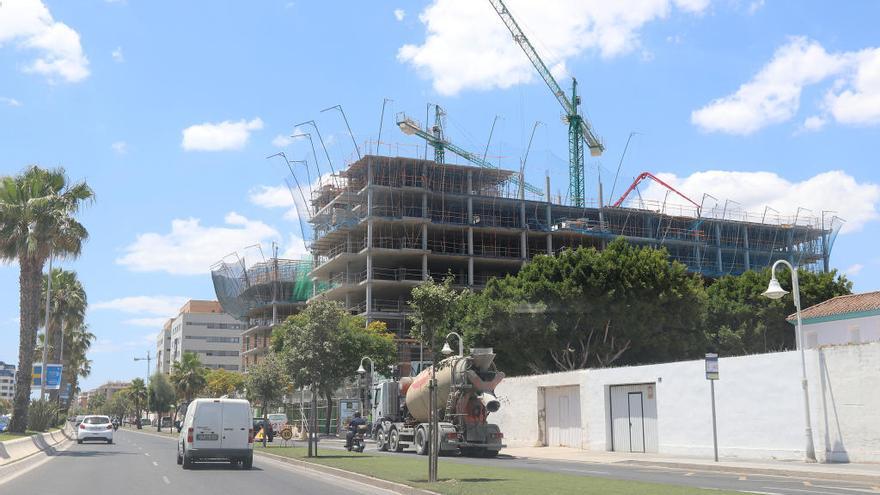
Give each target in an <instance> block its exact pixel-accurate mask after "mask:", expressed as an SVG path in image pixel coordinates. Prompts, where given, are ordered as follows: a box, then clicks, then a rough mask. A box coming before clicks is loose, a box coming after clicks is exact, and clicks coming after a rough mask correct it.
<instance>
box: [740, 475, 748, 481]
mask: <svg viewBox="0 0 880 495" xmlns="http://www.w3.org/2000/svg"><path fill="white" fill-rule="evenodd" d="M747 479H748V478H746V477H745V476H740V477H739V480H740V481H746V480H747Z"/></svg>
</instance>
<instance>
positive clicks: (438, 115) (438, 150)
mask: <svg viewBox="0 0 880 495" xmlns="http://www.w3.org/2000/svg"><path fill="white" fill-rule="evenodd" d="M434 108H435V110H434V118H435V120H434V126H433V128H432V129H431V132H427V131H425V130H423V129H422V128H421V126H420V125H419V124H418V123H417V122H416V121H415V120H413V119H411V118H409V117H407V116H406V114H404V113H399V114H397V126H398V127H400V130H401V131H402V132H403V133H404V134H407V135H410V136H411V135H416V136H418V137H420V138H422V139H424V140H425V141H426V142H427V143H428V144H430V145H431V146H432V147H433V148H434V161H435V162H437V163H445V159H446V150H449V151H451V152H453V153H455V154H456V155H458V156H460V157H462V158H464V159H465V160H467V161H469V162H471V163H473V164H475V165H479V166H480V167H483V168H489V169H493V170H498V167H496V166H495V165H493V164H492V163H490V162H487V161H486V160H484V159H483V158H482V157H481V156H480V155H478V154H476V153H471V152H470V151H467V150H465V149H463V148H460V147H458V146H456V145H454V144H452V143H450V142H449V141H447V140H446V138H445V137H444V136H443V124H442V117H443V115H444V113H443V109H442V108H440V106H439V105H435V106H434ZM509 180H510V182H511V183H512V184H514V185H516V186H517V187H520V184H522V187H523V189H525V190H526V191H528V192H530V193H533V194H536V195H538V196H543V195H544V193H543V191H541V189H539V188H538V187H537V186H533V185H532V184H529V183H527V182H523V181H522V180H521V178H520V177H519V176H517V175H515V174H514V175H512V176H511V177H510V179H509Z"/></svg>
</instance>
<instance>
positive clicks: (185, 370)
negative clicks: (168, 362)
mask: <svg viewBox="0 0 880 495" xmlns="http://www.w3.org/2000/svg"><path fill="white" fill-rule="evenodd" d="M207 371H208V370H207V369H206V368H205V367H204V366H203V365H202V362H201V361H200V360H199V356H198V355H197V354H196V353H194V352H184V353H183V356H182V357H181V358H180V361H179V362H176V363H174V366H172V368H171V384H172V385H174V390H175V391H176V392H177V396H178V397H180V398H182V399H183V400H184V401H185V403H186V404H189V403H190V402H192V400H193V398H195V396H196V395H198V394H199V392H201V391H202V390H204V389H205V386H206V385H207V384H208V379H207V377H206V375H207Z"/></svg>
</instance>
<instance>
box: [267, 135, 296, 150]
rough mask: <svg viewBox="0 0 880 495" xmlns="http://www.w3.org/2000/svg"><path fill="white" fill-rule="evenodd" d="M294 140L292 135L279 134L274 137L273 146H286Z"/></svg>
mask: <svg viewBox="0 0 880 495" xmlns="http://www.w3.org/2000/svg"><path fill="white" fill-rule="evenodd" d="M294 141H295V139H294V138H292V137H290V136H285V135H284V134H279V135H277V136H275V137H274V138H273V139H272V146H275V147H276V148H286V147H288V146H290V143H292V142H294Z"/></svg>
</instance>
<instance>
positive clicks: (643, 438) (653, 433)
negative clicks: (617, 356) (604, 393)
mask: <svg viewBox="0 0 880 495" xmlns="http://www.w3.org/2000/svg"><path fill="white" fill-rule="evenodd" d="M609 392H610V393H609V397H608V399H609V404H608V409H609V411H608V413H609V414H608V417H609V418H610V419H611V432H610V433H611V450H613V451H615V452H657V450H658V440H657V397H656V385H655V384H653V383H645V384H634V385H612V386H611V387H609Z"/></svg>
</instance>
